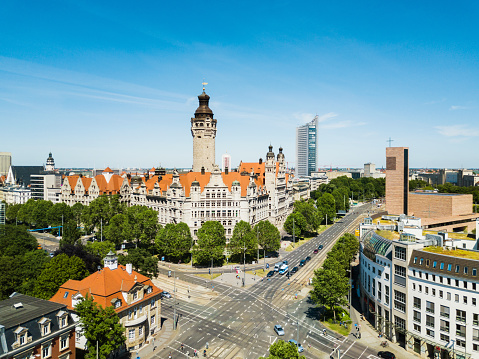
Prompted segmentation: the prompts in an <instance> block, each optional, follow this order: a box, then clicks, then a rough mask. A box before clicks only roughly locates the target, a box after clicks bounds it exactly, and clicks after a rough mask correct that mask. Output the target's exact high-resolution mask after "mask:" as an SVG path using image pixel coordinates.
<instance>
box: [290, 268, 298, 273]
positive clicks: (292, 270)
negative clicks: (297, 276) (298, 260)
mask: <svg viewBox="0 0 479 359" xmlns="http://www.w3.org/2000/svg"><path fill="white" fill-rule="evenodd" d="M298 270H299V268H298V267H293V269H291V274H294V273H296V272H297V271H298Z"/></svg>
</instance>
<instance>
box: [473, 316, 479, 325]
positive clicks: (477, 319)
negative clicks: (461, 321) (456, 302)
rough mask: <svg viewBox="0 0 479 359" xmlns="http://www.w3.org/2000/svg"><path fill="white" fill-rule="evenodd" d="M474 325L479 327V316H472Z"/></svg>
mask: <svg viewBox="0 0 479 359" xmlns="http://www.w3.org/2000/svg"><path fill="white" fill-rule="evenodd" d="M472 325H475V326H476V327H477V326H479V314H476V313H473V314H472Z"/></svg>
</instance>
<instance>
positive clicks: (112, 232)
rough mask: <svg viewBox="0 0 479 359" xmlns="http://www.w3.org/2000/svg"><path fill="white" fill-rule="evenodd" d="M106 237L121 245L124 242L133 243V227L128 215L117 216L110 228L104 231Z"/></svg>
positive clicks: (111, 221) (107, 227)
mask: <svg viewBox="0 0 479 359" xmlns="http://www.w3.org/2000/svg"><path fill="white" fill-rule="evenodd" d="M103 233H104V236H105V238H106V239H107V240H109V241H110V242H113V243H115V244H117V245H120V244H121V243H123V242H131V241H132V234H131V226H130V222H129V221H128V217H127V215H126V214H123V213H118V214H115V215H114V216H113V217H112V218H111V220H110V223H109V224H108V226H106V227H105V228H104V230H103Z"/></svg>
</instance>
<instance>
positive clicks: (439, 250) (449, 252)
mask: <svg viewBox="0 0 479 359" xmlns="http://www.w3.org/2000/svg"><path fill="white" fill-rule="evenodd" d="M423 251H425V252H432V253H436V254H443V255H445V256H453V257H460V258H467V259H474V260H479V252H476V251H465V250H463V249H448V248H446V249H444V248H443V247H436V246H431V247H424V248H423Z"/></svg>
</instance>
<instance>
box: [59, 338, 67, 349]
mask: <svg viewBox="0 0 479 359" xmlns="http://www.w3.org/2000/svg"><path fill="white" fill-rule="evenodd" d="M67 340H68V337H67V336H64V337H63V338H61V339H60V350H64V349H65V348H66V347H67V346H68V342H67Z"/></svg>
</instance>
